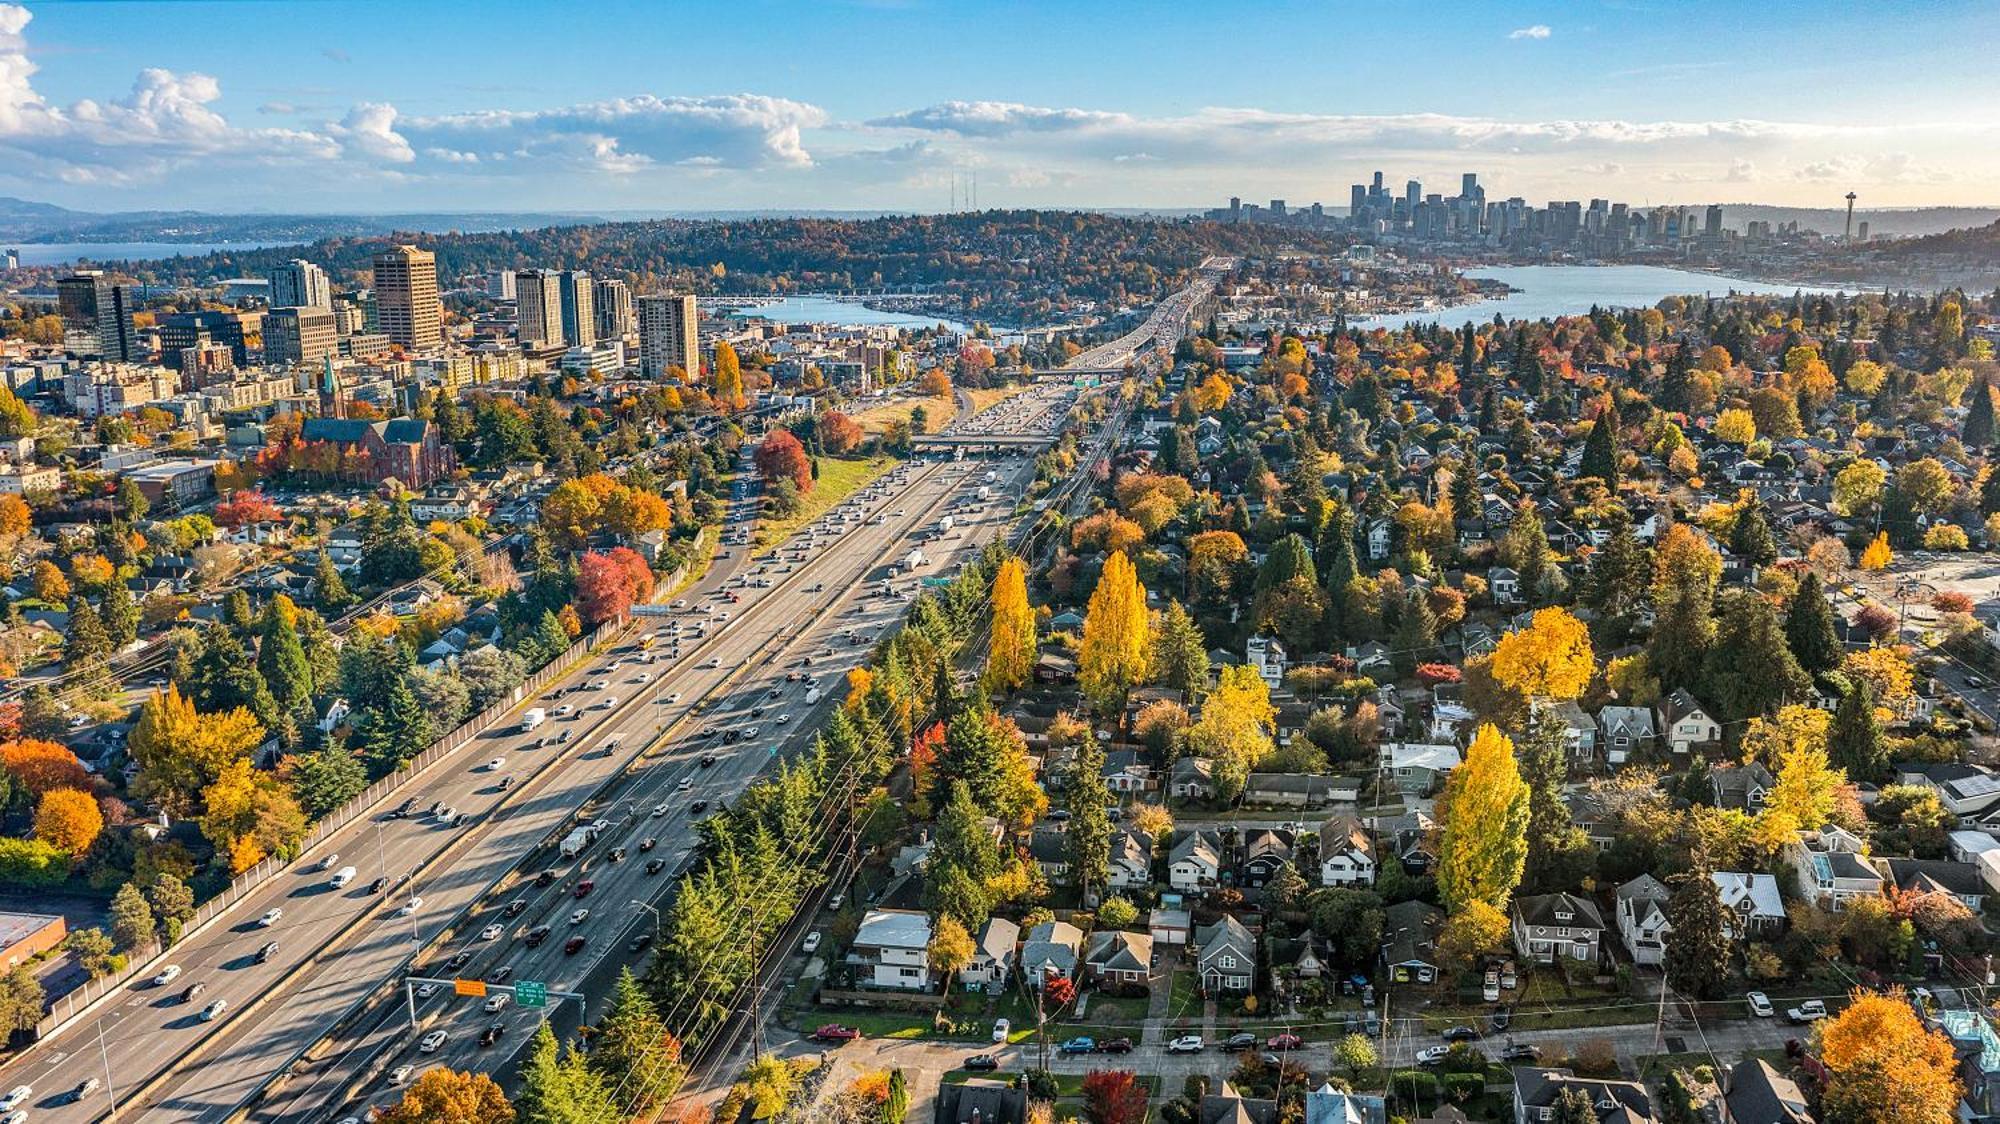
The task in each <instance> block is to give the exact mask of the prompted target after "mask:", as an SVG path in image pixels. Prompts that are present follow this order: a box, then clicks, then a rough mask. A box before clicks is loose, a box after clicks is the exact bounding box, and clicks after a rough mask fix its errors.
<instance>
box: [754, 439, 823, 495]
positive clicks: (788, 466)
mask: <svg viewBox="0 0 2000 1124" xmlns="http://www.w3.org/2000/svg"><path fill="white" fill-rule="evenodd" d="M756 459H757V471H758V472H759V473H761V474H763V477H764V479H765V480H766V481H767V482H770V481H777V480H790V481H791V482H792V483H794V484H796V485H798V489H799V491H800V492H810V491H812V486H813V476H812V458H810V457H808V456H806V450H805V446H803V445H801V444H799V439H798V438H797V437H794V436H792V431H791V430H789V429H774V430H772V431H771V432H770V433H769V434H768V435H766V436H765V438H764V440H763V441H761V442H759V443H758V445H757V455H756Z"/></svg>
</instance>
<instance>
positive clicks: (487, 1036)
mask: <svg viewBox="0 0 2000 1124" xmlns="http://www.w3.org/2000/svg"><path fill="white" fill-rule="evenodd" d="M505 1033H507V1024H506V1023H504V1022H498V1023H494V1024H493V1025H492V1026H489V1027H487V1028H486V1029H485V1030H482V1031H480V1032H479V1044H480V1046H482V1047H485V1046H491V1045H493V1044H494V1043H496V1042H498V1041H500V1036H501V1035H503V1034H505Z"/></svg>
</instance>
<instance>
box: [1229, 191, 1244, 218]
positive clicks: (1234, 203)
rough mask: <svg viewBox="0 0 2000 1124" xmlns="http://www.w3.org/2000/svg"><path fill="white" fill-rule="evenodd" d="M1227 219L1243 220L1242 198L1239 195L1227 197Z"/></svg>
mask: <svg viewBox="0 0 2000 1124" xmlns="http://www.w3.org/2000/svg"><path fill="white" fill-rule="evenodd" d="M1229 221H1230V222H1242V221H1243V200H1242V198H1241V197H1239V196H1235V195H1232V196H1230V197H1229Z"/></svg>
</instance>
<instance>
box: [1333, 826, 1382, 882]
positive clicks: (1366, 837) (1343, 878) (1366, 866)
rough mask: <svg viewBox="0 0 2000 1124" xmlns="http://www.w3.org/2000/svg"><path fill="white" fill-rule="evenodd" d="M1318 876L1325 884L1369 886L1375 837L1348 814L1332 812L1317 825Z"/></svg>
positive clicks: (1373, 871) (1373, 873)
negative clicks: (1330, 817) (1330, 816)
mask: <svg viewBox="0 0 2000 1124" xmlns="http://www.w3.org/2000/svg"><path fill="white" fill-rule="evenodd" d="M1319 880H1320V883H1321V885H1325V886H1373V885H1374V884H1375V837H1374V836H1373V835H1370V834H1369V833H1368V829H1367V828H1366V827H1363V826H1362V825H1361V821H1360V820H1357V819H1355V818H1354V817H1352V816H1335V817H1333V818H1332V819H1330V820H1327V821H1326V822H1325V823H1324V824H1321V825H1320V829H1319Z"/></svg>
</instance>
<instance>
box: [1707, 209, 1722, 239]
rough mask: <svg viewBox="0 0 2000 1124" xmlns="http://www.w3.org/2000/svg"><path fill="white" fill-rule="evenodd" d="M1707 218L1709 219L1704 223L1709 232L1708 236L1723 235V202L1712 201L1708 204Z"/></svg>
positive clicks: (1716, 236)
mask: <svg viewBox="0 0 2000 1124" xmlns="http://www.w3.org/2000/svg"><path fill="white" fill-rule="evenodd" d="M1706 219H1707V221H1706V222H1705V224H1704V230H1705V231H1706V232H1707V234H1708V236H1709V237H1710V238H1720V237H1722V204H1720V203H1710V204H1709V205H1708V214H1707V216H1706Z"/></svg>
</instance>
